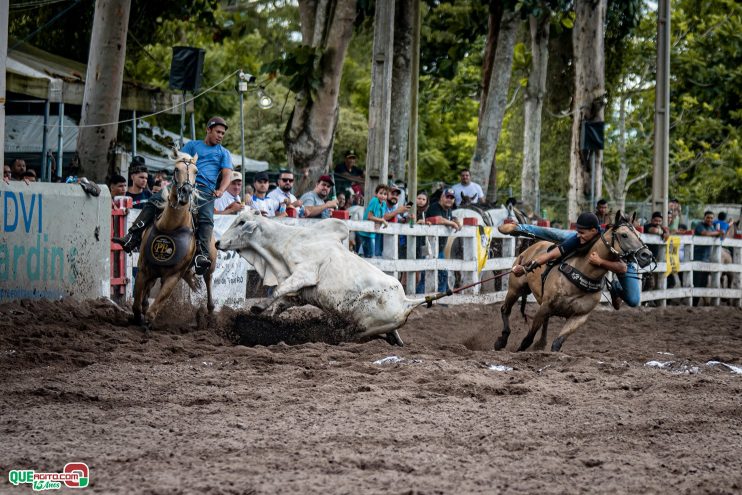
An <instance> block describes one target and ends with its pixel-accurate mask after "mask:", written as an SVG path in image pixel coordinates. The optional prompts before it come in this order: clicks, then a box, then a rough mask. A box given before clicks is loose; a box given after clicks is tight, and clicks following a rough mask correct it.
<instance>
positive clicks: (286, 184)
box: [268, 170, 301, 208]
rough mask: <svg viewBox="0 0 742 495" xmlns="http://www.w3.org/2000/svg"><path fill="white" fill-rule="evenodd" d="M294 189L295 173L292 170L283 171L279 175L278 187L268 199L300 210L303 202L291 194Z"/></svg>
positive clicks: (269, 194)
mask: <svg viewBox="0 0 742 495" xmlns="http://www.w3.org/2000/svg"><path fill="white" fill-rule="evenodd" d="M293 187H294V173H293V172H291V171H290V170H281V171H280V172H279V173H278V187H277V188H275V189H274V190H272V191H271V192H270V193H268V197H269V198H271V199H275V200H276V201H277V202H278V203H283V204H284V205H285V206H292V207H294V208H299V207H300V206H301V200H300V199H296V196H294V195H293V194H292V192H291V189H292V188H293Z"/></svg>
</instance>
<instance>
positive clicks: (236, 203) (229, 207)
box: [214, 171, 245, 215]
mask: <svg viewBox="0 0 742 495" xmlns="http://www.w3.org/2000/svg"><path fill="white" fill-rule="evenodd" d="M241 191H242V174H241V173H240V172H236V171H233V172H232V182H230V183H229V187H227V190H226V191H224V194H222V197H221V198H216V201H214V213H217V214H219V215H236V214H237V213H239V212H241V211H242V210H243V209H244V208H245V205H243V204H242V201H241V200H240V192H241Z"/></svg>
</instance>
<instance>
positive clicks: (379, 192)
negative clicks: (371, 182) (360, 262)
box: [358, 184, 389, 258]
mask: <svg viewBox="0 0 742 495" xmlns="http://www.w3.org/2000/svg"><path fill="white" fill-rule="evenodd" d="M388 196H389V186H387V185H386V184H379V185H378V186H376V190H375V191H374V197H373V198H371V201H369V203H368V206H367V207H366V209H365V210H364V211H363V219H364V220H371V221H372V222H375V223H379V224H381V225H382V226H383V227H386V226H387V222H386V220H385V219H384V216H385V215H386V214H387V208H386V200H387V197H388ZM358 238H359V244H360V246H359V253H361V256H363V257H364V258H372V257H373V256H381V243H378V244H377V243H376V233H375V232H358Z"/></svg>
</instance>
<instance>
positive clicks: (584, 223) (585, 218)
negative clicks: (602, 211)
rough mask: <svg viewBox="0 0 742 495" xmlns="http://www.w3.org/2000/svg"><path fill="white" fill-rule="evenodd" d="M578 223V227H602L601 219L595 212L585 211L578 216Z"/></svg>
mask: <svg viewBox="0 0 742 495" xmlns="http://www.w3.org/2000/svg"><path fill="white" fill-rule="evenodd" d="M576 225H577V228H578V229H598V228H600V221H599V220H598V217H597V216H596V215H595V213H590V212H585V213H581V214H580V216H579V217H577V223H576Z"/></svg>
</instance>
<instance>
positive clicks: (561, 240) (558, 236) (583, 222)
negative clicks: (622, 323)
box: [498, 212, 641, 309]
mask: <svg viewBox="0 0 742 495" xmlns="http://www.w3.org/2000/svg"><path fill="white" fill-rule="evenodd" d="M576 226H577V232H573V231H571V230H561V229H550V228H547V227H538V226H536V225H529V224H514V223H509V224H503V225H501V226H500V227H499V228H498V230H499V231H500V232H501V233H503V234H512V235H519V234H521V235H522V234H526V235H533V236H535V237H537V238H539V239H544V240H549V241H552V242H555V243H557V249H552V250H550V251H547V252H545V253H541V254H539V255H538V256H536V257H535V258H533V259H532V260H531V261H530V262H529V263H528V264H527V265H526V266H523V265H515V266H514V267H513V273H514V274H515V275H516V276H521V275H523V274H525V273H526V272H530V271H533V270H535V269H536V268H538V267H539V266H541V265H543V264H544V263H547V262H549V261H551V260H555V259H557V258H562V257H565V256H567V255H569V254H572V253H574V252H575V251H577V250H578V249H580V248H581V247H582V246H584V245H586V244H588V243H590V242H592V241H593V240H594V239H595V237H597V236H598V235H600V233H601V231H602V230H601V227H600V223H599V220H598V217H597V216H596V215H595V214H594V213H589V212H586V213H582V214H581V215H580V216H579V217H577V224H576ZM588 262H589V263H590V264H591V265H595V266H599V267H601V268H605V269H606V270H610V271H612V272H613V273H615V274H616V275H618V277H617V278H616V279H614V280H613V282H612V283H611V284H610V287H609V289H610V293H611V302H612V304H613V307H614V308H615V309H618V308H619V307H620V305H621V300H624V301H626V304H628V305H629V306H631V307H635V306H638V305H639V303H640V302H641V284H640V283H639V275H638V270H637V267H636V265H635V264H633V263H629V264H626V263H624V262H623V261H621V260H617V261H611V260H607V259H604V258H601V257H600V256H598V253H596V252H595V251H591V252H590V255H589V256H588Z"/></svg>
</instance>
